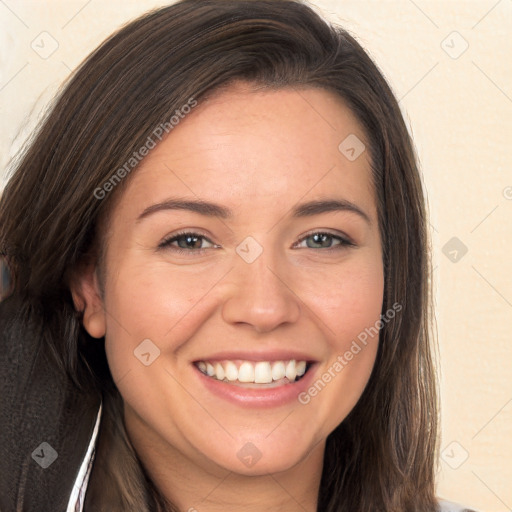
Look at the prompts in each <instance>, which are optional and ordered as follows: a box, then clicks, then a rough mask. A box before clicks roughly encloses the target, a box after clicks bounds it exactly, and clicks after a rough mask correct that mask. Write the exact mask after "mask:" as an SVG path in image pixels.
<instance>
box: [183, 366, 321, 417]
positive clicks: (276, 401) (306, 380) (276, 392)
mask: <svg viewBox="0 0 512 512" xmlns="http://www.w3.org/2000/svg"><path fill="white" fill-rule="evenodd" d="M192 366H193V367H194V370H195V372H196V373H197V375H198V377H199V380H200V381H201V383H202V385H204V386H205V387H206V389H208V391H210V392H211V393H213V394H214V395H217V396H219V397H221V398H223V399H225V400H227V401H228V402H231V403H233V404H235V405H238V406H242V407H262V408H268V407H278V406H281V405H286V404H289V403H291V402H297V401H298V396H299V394H300V393H303V392H304V391H306V389H307V388H308V387H309V386H310V385H311V381H312V380H313V376H314V373H315V371H314V370H315V368H316V363H314V364H312V365H311V367H310V368H309V370H308V371H307V372H306V374H305V375H304V377H302V379H300V380H299V381H297V382H293V383H288V384H284V385H282V386H278V387H275V388H261V389H254V388H244V387H242V386H237V385H235V384H229V383H227V382H224V381H221V380H217V379H214V378H212V377H208V376H207V375H205V374H204V373H202V372H201V371H200V370H199V369H198V368H196V366H195V365H192Z"/></svg>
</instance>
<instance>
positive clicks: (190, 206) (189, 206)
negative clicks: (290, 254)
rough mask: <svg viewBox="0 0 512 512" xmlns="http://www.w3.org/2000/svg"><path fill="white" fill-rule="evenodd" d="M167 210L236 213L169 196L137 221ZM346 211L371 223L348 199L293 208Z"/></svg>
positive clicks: (305, 213)
mask: <svg viewBox="0 0 512 512" xmlns="http://www.w3.org/2000/svg"><path fill="white" fill-rule="evenodd" d="M165 210H188V211H191V212H195V213H199V214H201V215H205V216H207V217H217V218H220V219H231V218H233V217H234V213H233V212H232V211H231V210H230V209H229V208H226V207H225V206H221V205H220V204H216V203H211V202H209V201H204V200H200V199H178V198H169V199H166V200H165V201H163V202H161V203H157V204H153V205H151V206H148V207H147V208H146V209H145V210H144V211H143V212H142V213H141V214H140V215H139V216H138V217H137V222H139V221H141V220H142V219H144V218H146V217H148V216H150V215H152V214H153V213H156V212H160V211H165ZM336 211H346V212H352V213H355V214H357V215H359V216H360V217H361V218H362V219H364V220H365V221H366V222H367V223H368V224H370V225H371V223H372V222H371V220H370V217H369V215H368V214H367V213H365V212H364V210H362V209H361V208H360V207H359V206H357V205H356V204H354V203H352V202H350V201H347V200H346V199H328V200H317V201H309V202H307V203H302V204H299V205H297V206H294V207H293V208H292V210H291V212H292V217H296V218H300V217H312V216H314V215H319V214H321V213H327V212H336Z"/></svg>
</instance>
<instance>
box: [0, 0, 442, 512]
mask: <svg viewBox="0 0 512 512" xmlns="http://www.w3.org/2000/svg"><path fill="white" fill-rule="evenodd" d="M235 80H243V81H246V82H249V83H254V84H256V85H263V86H266V87H269V88H275V89H278V88H283V87H288V88H295V87H296V88H300V87H316V88H323V89H325V90H328V91H331V92H334V93H335V94H337V95H338V96H339V97H340V98H341V99H342V100H344V101H345V103H346V104H347V105H348V106H349V107H350V108H351V110H352V111H353V113H354V114H355V116H356V117H357V119H358V120H359V122H360V123H361V124H362V126H363V127H364V129H365V131H366V134H367V138H368V141H369V146H368V148H367V149H368V150H369V152H370V153H369V154H370V157H371V163H372V177H373V182H374V186H375V191H376V197H377V198H378V201H377V202H378V204H377V207H378V215H379V229H380V234H381V240H382V243H383V259H384V275H385V288H384V298H383V309H382V311H383V313H384V312H386V311H388V310H389V309H390V308H391V307H392V305H393V304H395V303H398V304H400V305H401V306H402V309H401V311H400V314H398V315H396V316H395V317H394V318H393V319H391V320H390V321H388V322H386V324H385V325H383V326H382V328H381V331H380V341H379V349H378V353H377V359H376V362H375V366H374V369H373V372H372V375H371V378H370V380H369V382H368V385H367V386H366V388H365V390H364V392H363V395H362V396H361V398H360V400H359V402H358V403H357V404H356V406H355V407H354V409H353V410H352V411H351V413H350V414H349V416H348V417H347V418H346V419H345V420H344V421H343V422H342V423H341V424H340V425H339V426H338V427H337V428H336V430H335V431H334V432H332V433H331V435H330V436H329V437H328V439H327V444H326V450H325V457H324V468H323V474H322V481H321V487H320V494H319V502H318V510H319V511H322V512H334V511H347V512H348V511H350V512H370V511H372V512H374V511H375V510H379V511H381V512H384V511H387V512H391V511H393V512H398V511H404V510H407V511H408V512H413V511H418V512H419V511H422V512H424V511H434V510H437V504H436V503H437V502H436V499H435V493H434V476H435V464H436V459H435V453H436V449H437V446H436V442H437V441H436V440H437V430H438V410H437V396H436V385H435V373H434V369H433V363H432V356H431V353H432V347H431V338H432V333H431V332H430V328H429V327H430V319H431V291H430V277H429V276H430V261H429V243H428V236H427V228H426V225H427V220H426V211H425V200H424V194H423V189H422V183H421V178H420V174H419V171H418V167H417V162H416V158H415V154H414V150H413V146H412V143H411V139H410V136H409V134H408V132H407V128H406V126H405V123H404V121H403V118H402V115H401V113H400V109H399V106H398V104H397V101H396V99H395V97H394V95H393V93H392V91H391V90H390V87H389V86H388V84H387V83H386V81H385V79H384V78H383V76H382V74H381V72H380V71H379V69H378V68H377V67H376V65H375V64H374V63H373V62H372V60H371V59H370V57H369V56H368V55H367V54H366V52H365V51H364V50H363V48H362V47H361V46H360V45H359V44H358V43H357V41H356V40H355V39H354V38H353V37H352V36H351V35H350V34H348V33H347V32H346V31H345V30H344V29H342V28H340V27H338V26H333V25H331V24H329V23H327V22H326V21H325V20H323V19H322V18H321V17H320V16H319V15H318V14H317V13H315V11H314V10H313V9H311V8H310V7H308V6H307V5H306V4H304V3H302V2H299V1H294V0H278V1H276V0H224V1H221V2H219V1H215V0H203V1H197V0H183V1H179V2H177V3H175V4H173V5H170V6H168V7H165V8H161V9H159V10H156V11H153V12H150V13H148V14H146V15H144V16H142V17H141V18H139V19H137V20H135V21H133V22H132V23H130V24H128V25H126V26H125V27H124V28H122V29H121V30H119V31H118V32H117V33H115V34H114V35H112V36H111V37H110V38H109V39H107V40H106V41H105V42H104V43H103V44H102V45H101V46H100V47H99V48H98V49H96V50H95V51H94V52H93V53H92V54H91V55H90V56H89V57H88V58H87V59H86V60H85V62H84V63H83V64H82V65H81V66H80V67H79V69H78V70H77V71H76V72H75V73H74V74H73V76H72V77H71V79H70V80H69V83H68V84H67V85H66V87H65V88H64V90H63V91H62V93H61V94H60V96H59V97H58V98H57V100H56V101H55V103H54V105H53V107H52V109H51V111H50V112H49V114H48V115H47V117H46V119H45V120H44V123H43V124H42V126H41V127H40V129H39V131H38V133H37V134H36V136H35V138H34V139H33V141H32V143H31V145H30V146H29V147H28V148H27V150H26V151H25V153H24V154H23V155H22V157H21V158H20V160H19V162H18V164H17V165H16V168H15V172H14V173H13V175H12V177H11V179H10V180H9V182H8V184H7V186H6V188H5V191H4V194H3V197H2V199H1V202H0V251H1V253H2V254H3V255H4V256H5V257H6V258H7V261H8V262H9V265H10V267H11V271H12V275H13V278H14V291H13V294H14V295H16V296H17V297H19V298H20V299H21V300H23V301H25V302H30V303H31V304H34V305H36V306H37V307H34V308H33V310H32V311H33V312H32V317H33V318H32V319H33V321H35V322H36V323H39V325H41V326H44V328H43V329H42V330H41V333H42V334H41V336H42V337H43V339H42V343H45V344H47V345H48V346H49V347H51V349H52V352H53V354H54V357H55V361H56V363H57V364H58V365H59V367H60V368H61V369H62V370H63V371H65V372H66V373H67V375H68V376H69V378H70V379H72V380H73V382H74V383H75V384H76V385H77V386H78V387H79V388H80V389H81V390H83V391H85V392H86V393H89V394H95V395H101V396H102V397H103V404H104V418H103V422H102V426H101V432H100V438H99V446H98V451H97V453H96V458H95V462H94V467H93V470H92V476H91V481H90V483H89V489H88V492H87V500H86V504H85V510H86V512H87V511H88V510H127V511H128V510H129V511H133V510H137V511H138V512H143V511H146V512H147V511H149V510H154V509H155V508H157V507H159V506H162V507H163V506H164V505H163V501H162V497H161V496H160V494H159V493H158V492H157V491H156V489H154V487H153V485H152V483H151V481H150V480H149V479H148V478H147V476H146V473H145V470H144V468H143V467H142V465H141V463H140V461H139V459H138V457H137V455H136V453H135V451H134V450H133V448H132V446H131V444H130V442H129V439H128V437H127V435H126V432H125V431H124V426H123V421H122V399H121V396H120V395H119V392H118V391H117V388H116V387H115V385H114V383H113V381H112V377H111V375H110V373H109V371H108V368H107V364H106V358H105V354H104V350H100V351H97V352H94V353H90V352H87V349H86V347H87V346H89V345H91V344H94V343H96V344H98V343H101V342H98V341H97V340H94V339H92V338H90V336H89V335H88V334H87V332H86V331H85V330H84V329H83V327H82V326H81V322H80V315H77V314H76V311H75V310H74V307H73V302H72V298H71V294H70V291H69V279H70V276H71V275H72V272H73V271H74V270H76V269H77V268H79V266H80V265H81V264H82V263H83V262H84V261H85V260H87V259H88V258H89V259H90V258H93V259H94V258H97V256H98V253H101V247H100V249H99V250H97V249H98V244H99V242H98V236H97V234H98V226H99V222H100V220H101V219H102V218H108V211H109V209H110V208H111V207H112V204H113V199H114V198H115V197H116V196H117V195H119V194H120V193H122V190H123V186H124V185H126V182H127V181H128V180H129V179H130V176H129V175H126V176H125V175H123V179H122V180H121V181H120V182H119V183H118V184H117V183H116V186H115V189H114V190H110V189H109V191H108V193H105V194H103V192H102V194H103V196H104V197H100V198H98V195H99V194H98V189H99V188H101V187H104V184H105V183H106V182H108V181H109V180H111V179H112V176H113V173H115V172H116V170H118V169H120V168H122V167H123V165H124V164H125V163H126V162H127V161H128V160H129V159H130V158H131V157H132V155H133V153H134V152H135V151H137V150H138V149H139V148H141V147H142V146H143V145H144V144H145V142H146V141H147V139H148V137H149V136H150V135H151V134H152V133H153V131H154V130H155V127H157V126H159V125H161V124H162V123H166V122H168V121H169V119H170V117H172V115H173V114H174V113H175V111H176V110H179V109H180V108H181V107H182V106H183V105H185V104H187V102H188V101H189V100H190V98H195V99H196V100H197V101H199V102H201V100H202V99H204V98H205V97H206V95H207V94H210V93H212V92H213V91H216V90H219V88H220V87H224V86H227V85H228V84H230V83H232V82H233V81H235ZM131 172H136V170H135V171H131ZM125 174H128V173H125ZM102 190H105V189H102ZM157 504H159V505H157ZM169 508H171V509H172V510H175V508H174V507H172V506H169Z"/></svg>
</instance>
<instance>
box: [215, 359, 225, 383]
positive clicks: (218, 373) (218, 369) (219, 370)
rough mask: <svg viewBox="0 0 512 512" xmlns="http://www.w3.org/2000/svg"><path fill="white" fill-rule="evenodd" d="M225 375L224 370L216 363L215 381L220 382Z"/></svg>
mask: <svg viewBox="0 0 512 512" xmlns="http://www.w3.org/2000/svg"><path fill="white" fill-rule="evenodd" d="M225 375H226V374H225V372H224V368H223V367H222V365H221V364H220V363H217V364H216V365H215V376H216V377H217V379H219V380H222V379H223V378H224V377H225Z"/></svg>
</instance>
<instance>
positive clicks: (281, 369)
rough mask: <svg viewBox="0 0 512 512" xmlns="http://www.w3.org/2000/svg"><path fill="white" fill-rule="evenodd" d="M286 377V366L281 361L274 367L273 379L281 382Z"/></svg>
mask: <svg viewBox="0 0 512 512" xmlns="http://www.w3.org/2000/svg"><path fill="white" fill-rule="evenodd" d="M285 376H286V366H285V364H284V363H282V362H281V361H278V362H277V363H274V364H273V365H272V379H274V380H279V379H284V377H285Z"/></svg>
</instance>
